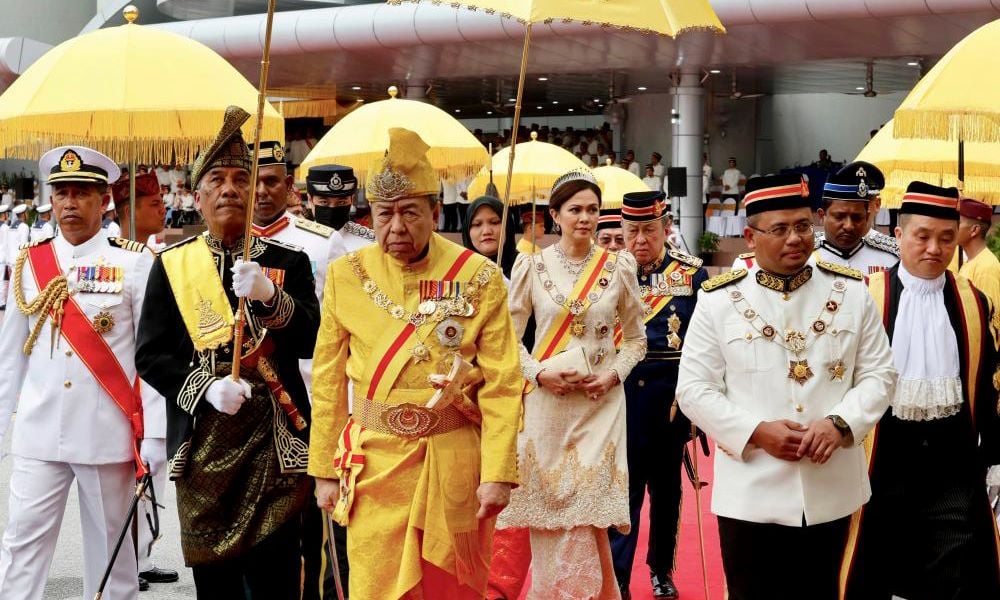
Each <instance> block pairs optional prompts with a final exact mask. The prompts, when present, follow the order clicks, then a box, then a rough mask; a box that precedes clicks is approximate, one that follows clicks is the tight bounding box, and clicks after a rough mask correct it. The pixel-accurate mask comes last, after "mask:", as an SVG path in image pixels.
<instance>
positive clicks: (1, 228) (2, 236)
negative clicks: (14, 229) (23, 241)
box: [0, 221, 10, 277]
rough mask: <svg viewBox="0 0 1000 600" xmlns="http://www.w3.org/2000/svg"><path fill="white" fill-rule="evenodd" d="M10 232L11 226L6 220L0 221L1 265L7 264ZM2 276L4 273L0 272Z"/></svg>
mask: <svg viewBox="0 0 1000 600" xmlns="http://www.w3.org/2000/svg"><path fill="white" fill-rule="evenodd" d="M8 233H10V226H9V225H7V222H6V221H4V222H3V223H0V265H6V264H7V234H8ZM0 277H2V273H0Z"/></svg>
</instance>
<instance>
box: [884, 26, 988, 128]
mask: <svg viewBox="0 0 1000 600" xmlns="http://www.w3.org/2000/svg"><path fill="white" fill-rule="evenodd" d="M997 56H1000V20H996V21H993V22H992V23H988V24H986V25H983V26H982V27H980V28H979V29H977V30H975V31H973V32H972V33H970V34H969V35H968V36H966V37H965V38H964V39H963V40H962V41H960V42H959V43H957V44H955V46H954V47H953V48H952V49H951V50H949V51H948V53H947V54H945V55H944V57H942V58H941V60H940V61H938V63H937V64H936V65H934V68H933V69H931V70H930V71H929V72H928V73H927V75H925V76H924V77H923V79H921V80H920V81H919V82H918V83H917V85H916V86H915V87H914V88H913V90H912V91H911V92H910V93H909V95H907V96H906V99H905V100H903V102H902V104H900V105H899V108H898V109H896V114H895V125H894V129H893V133H894V135H895V137H902V138H927V139H935V140H952V141H956V140H957V141H965V142H1000V102H998V101H997V99H998V98H1000V78H998V77H997V76H996V68H997ZM990 73H993V75H990Z"/></svg>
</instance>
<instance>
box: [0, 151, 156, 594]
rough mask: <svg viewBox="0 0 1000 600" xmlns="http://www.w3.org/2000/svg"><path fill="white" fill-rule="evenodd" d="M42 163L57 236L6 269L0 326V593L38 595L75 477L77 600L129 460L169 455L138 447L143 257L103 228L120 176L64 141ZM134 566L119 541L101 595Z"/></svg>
mask: <svg viewBox="0 0 1000 600" xmlns="http://www.w3.org/2000/svg"><path fill="white" fill-rule="evenodd" d="M39 168H40V172H41V173H46V174H47V175H48V183H49V184H50V185H51V186H52V204H53V207H54V210H55V214H56V219H58V221H59V223H60V225H61V229H62V236H60V237H57V238H49V239H47V240H43V241H40V242H37V243H35V244H32V245H31V247H29V248H25V249H24V250H22V251H21V256H24V257H25V260H24V261H23V263H22V264H21V265H20V266H21V268H20V269H17V268H16V263H15V269H14V273H13V275H12V277H11V289H10V297H11V298H10V303H11V306H10V308H9V309H8V310H7V313H6V315H5V317H4V320H3V328H2V330H0V372H2V373H4V377H3V378H2V379H0V438H2V436H3V435H4V434H6V433H7V431H8V425H10V422H11V414H12V413H13V412H14V410H15V409H16V410H17V421H16V423H15V424H14V425H13V429H12V430H11V432H12V433H11V434H12V436H13V438H12V442H11V454H12V455H13V467H12V474H11V481H10V497H9V512H8V521H7V526H6V528H5V530H4V534H3V546H2V550H0V598H17V599H18V600H41V598H42V593H43V590H44V587H45V580H46V575H47V573H48V570H49V565H50V564H51V562H52V555H53V552H54V551H55V546H56V540H57V538H58V536H59V526H60V523H61V521H62V518H63V512H64V509H65V506H66V498H67V496H68V494H69V490H70V486H71V485H72V484H73V482H74V480H75V481H76V485H77V491H78V493H79V496H80V519H81V521H82V530H83V562H84V573H83V590H84V597H86V598H91V597H93V596H94V594H95V592H96V590H97V588H98V586H99V584H100V580H101V577H102V575H103V573H104V570H105V567H106V566H107V564H108V563H109V561H110V558H111V553H112V550H113V548H114V546H115V543H116V541H117V536H118V530H119V528H120V527H121V523H122V522H123V520H124V518H125V515H126V513H127V511H128V506H129V501H130V499H131V497H132V495H133V488H134V485H135V477H136V474H137V471H136V469H137V465H136V463H137V462H139V461H141V462H142V463H144V464H148V465H152V466H154V467H155V466H156V465H159V464H162V463H163V462H164V461H165V460H166V451H165V448H164V446H163V442H162V440H156V441H153V440H147V439H143V431H144V430H145V429H154V427H152V426H150V425H147V424H145V423H144V422H143V417H142V415H143V410H142V408H141V401H140V399H139V398H138V396H137V394H136V393H135V392H134V387H133V386H134V382H135V379H136V370H135V364H134V358H133V357H134V356H135V335H136V325H137V322H138V319H139V313H140V309H141V307H142V300H143V297H144V294H145V289H146V278H147V276H148V274H149V269H150V266H151V264H152V255H151V254H149V253H148V252H144V251H143V246H142V244H138V243H135V242H130V241H128V240H123V239H120V238H108V237H107V236H106V235H105V232H104V231H102V230H101V214H102V212H103V207H104V206H107V204H108V202H109V200H110V196H109V193H108V182H109V181H115V180H116V179H118V175H119V170H118V167H117V166H116V165H115V163H114V162H113V161H112V160H111V159H109V158H108V157H106V156H104V155H103V154H100V153H98V152H96V151H94V150H91V149H89V148H84V147H81V146H72V147H67V146H64V147H61V148H56V149H53V150H50V151H49V152H47V153H45V154H44V155H43V156H42V158H41V160H40V162H39ZM40 289H41V292H40ZM40 294H45V295H50V297H51V298H52V299H53V301H54V303H55V304H54V306H55V307H57V308H58V307H61V308H62V309H63V310H64V314H63V316H62V319H61V324H57V323H54V322H53V318H52V317H51V313H50V311H49V310H47V307H45V306H44V304H43V303H36V302H35V301H36V300H37V299H38V298H39V296H40ZM59 325H61V326H59ZM53 327H57V330H56V331H53ZM35 333H37V334H38V335H37V336H36V335H35ZM26 351H29V353H26ZM18 399H20V403H18ZM145 414H146V415H151V414H153V411H152V410H149V411H146V412H145ZM147 418H149V417H147ZM0 442H2V439H0ZM135 560H136V559H135V549H134V548H133V546H132V544H131V542H127V543H125V544H123V545H122V547H121V551H120V553H119V554H118V558H117V560H116V562H115V564H114V567H113V569H112V572H111V578H110V580H109V582H108V584H107V587H106V590H105V596H106V597H108V598H115V599H116V600H117V599H124V600H130V599H134V598H136V597H137V596H138V580H137V578H136V566H135V565H136V563H135Z"/></svg>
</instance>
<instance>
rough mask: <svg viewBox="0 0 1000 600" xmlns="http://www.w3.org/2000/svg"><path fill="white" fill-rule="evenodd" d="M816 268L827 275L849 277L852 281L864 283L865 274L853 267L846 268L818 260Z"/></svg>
mask: <svg viewBox="0 0 1000 600" xmlns="http://www.w3.org/2000/svg"><path fill="white" fill-rule="evenodd" d="M816 266H817V267H819V268H820V269H821V270H823V271H826V272H827V273H833V274H834V275H840V276H842V277H849V278H851V279H857V280H858V281H864V280H865V276H864V274H863V273H862V272H861V271H859V270H857V269H852V268H851V267H845V266H844V265H838V264H836V263H831V262H826V261H825V260H817V261H816Z"/></svg>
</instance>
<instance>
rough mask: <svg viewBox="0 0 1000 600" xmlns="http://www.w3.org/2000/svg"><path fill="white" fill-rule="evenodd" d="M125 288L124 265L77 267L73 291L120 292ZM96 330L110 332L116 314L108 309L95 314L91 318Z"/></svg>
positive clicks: (94, 292)
mask: <svg viewBox="0 0 1000 600" xmlns="http://www.w3.org/2000/svg"><path fill="white" fill-rule="evenodd" d="M124 289H125V269H124V268H123V267H106V266H103V265H97V266H94V267H77V268H76V281H75V282H74V285H73V293H77V292H87V293H93V294H120V293H122V290H124ZM91 324H92V325H93V327H94V331H96V332H97V333H108V332H109V331H111V330H112V329H113V328H114V326H115V318H114V316H113V315H112V314H111V313H110V312H108V311H107V310H102V311H100V312H98V313H97V314H96V315H94V318H93V319H92V320H91Z"/></svg>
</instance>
